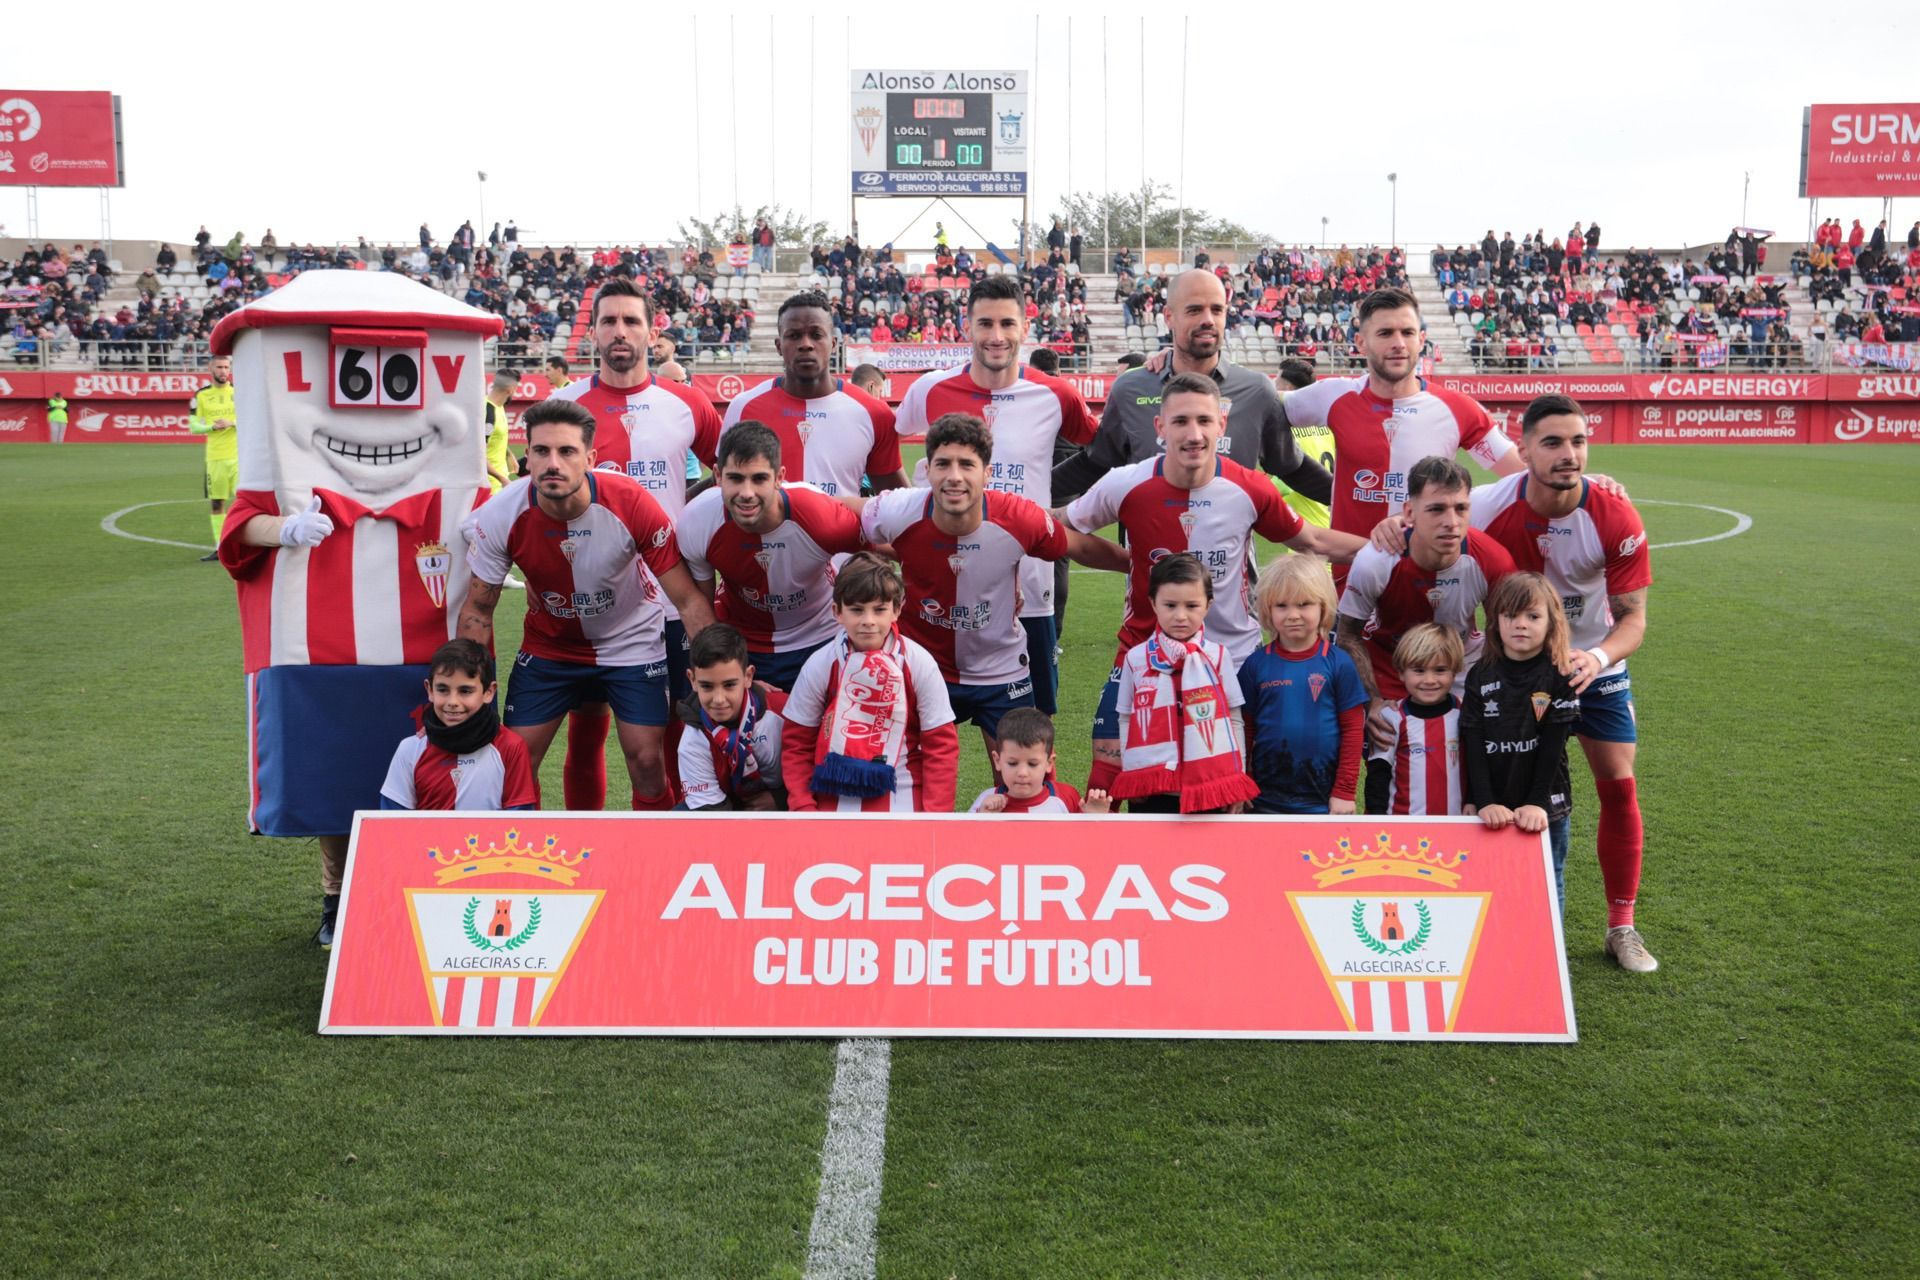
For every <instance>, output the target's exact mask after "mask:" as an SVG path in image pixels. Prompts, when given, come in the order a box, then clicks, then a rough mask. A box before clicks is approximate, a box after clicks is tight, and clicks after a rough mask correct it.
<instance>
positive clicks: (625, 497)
mask: <svg viewBox="0 0 1920 1280" xmlns="http://www.w3.org/2000/svg"><path fill="white" fill-rule="evenodd" d="M586 483H587V485H588V486H589V488H590V491H591V493H592V499H593V500H592V501H591V502H590V503H589V504H588V506H587V509H586V511H585V512H584V513H582V514H581V516H580V517H579V518H578V519H576V520H570V521H565V522H562V521H559V520H555V519H554V518H553V517H552V516H549V515H548V514H547V513H546V512H544V511H542V510H541V509H540V504H539V502H538V501H537V500H536V499H535V495H534V489H533V482H532V481H531V480H530V479H521V480H515V481H514V482H513V483H512V484H510V485H508V486H507V487H506V488H504V489H502V490H501V491H500V493H499V495H498V496H496V497H495V498H494V499H493V501H491V502H489V503H487V504H486V505H485V506H483V507H481V508H480V510H478V511H476V512H475V513H474V514H473V518H472V519H470V520H469V521H468V522H467V525H466V531H467V532H468V533H469V534H470V535H471V538H472V546H471V549H470V550H469V552H468V554H469V556H470V557H471V559H472V564H473V575H474V576H475V577H476V578H479V579H480V581H482V582H490V583H495V584H497V583H500V582H503V581H505V580H506V576H507V568H508V566H509V565H514V564H517V565H519V566H520V572H521V573H522V574H524V575H525V576H526V580H527V618H526V624H525V633H524V635H523V637H522V639H521V646H520V647H521V648H522V649H524V650H526V652H528V653H530V654H533V655H534V656H535V657H539V658H551V659H553V660H554V661H556V662H574V663H579V664H581V665H582V666H590V667H631V666H642V665H645V664H648V663H657V662H664V661H666V656H667V650H666V643H665V632H666V614H665V612H664V611H663V610H662V609H661V607H660V601H661V596H660V588H659V587H658V586H657V585H656V584H655V580H654V577H653V574H660V573H665V572H667V571H668V570H669V569H672V568H673V567H674V566H675V565H677V564H679V563H680V552H679V551H678V550H677V549H676V548H675V547H674V545H673V525H672V523H671V522H670V521H668V519H667V513H666V512H664V511H662V510H661V509H660V504H659V503H658V502H655V501H654V500H653V498H652V497H651V496H650V495H649V494H648V493H647V491H646V490H645V489H643V488H641V487H640V485H639V484H638V483H637V482H635V481H633V480H629V479H627V477H625V476H623V475H617V474H615V473H613V472H604V471H589V472H588V473H587V479H586ZM649 569H650V570H652V573H648V572H647V570H649Z"/></svg>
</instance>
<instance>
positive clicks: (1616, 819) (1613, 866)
mask: <svg viewBox="0 0 1920 1280" xmlns="http://www.w3.org/2000/svg"><path fill="white" fill-rule="evenodd" d="M1593 785H1594V790H1596V791H1597V792H1598V793H1599V795H1600V839H1599V845H1600V878H1601V880H1602V881H1604V882H1605V884H1606V888H1607V928H1609V929H1615V928H1618V927H1619V926H1621V925H1629V924H1632V923H1633V901H1634V899H1635V898H1637V897H1638V896H1639V894H1640V855H1641V851H1642V849H1643V847H1644V845H1645V835H1644V833H1643V831H1642V828H1641V825H1640V799H1639V790H1638V788H1637V787H1636V785H1635V783H1634V780H1633V779H1632V778H1596V779H1594V784H1593Z"/></svg>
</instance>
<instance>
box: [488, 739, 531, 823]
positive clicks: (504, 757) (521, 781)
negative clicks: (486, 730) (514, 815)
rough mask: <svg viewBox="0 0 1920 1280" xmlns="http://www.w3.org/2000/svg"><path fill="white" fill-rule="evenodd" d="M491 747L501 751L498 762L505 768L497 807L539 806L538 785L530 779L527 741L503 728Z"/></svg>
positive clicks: (519, 807) (527, 807)
mask: <svg viewBox="0 0 1920 1280" xmlns="http://www.w3.org/2000/svg"><path fill="white" fill-rule="evenodd" d="M493 747H494V750H496V751H498V752H499V753H500V763H501V764H502V765H503V766H504V767H505V772H506V777H505V778H503V779H502V780H501V783H500V807H501V808H502V809H521V808H526V809H538V808H539V807H540V787H539V785H538V784H537V783H535V782H534V780H533V768H532V764H531V762H530V760H529V759H528V756H527V744H526V741H525V740H524V739H523V738H521V736H520V735H519V734H517V733H515V732H514V731H513V730H511V729H506V728H503V729H501V730H500V733H499V735H498V736H497V737H495V738H494V740H493Z"/></svg>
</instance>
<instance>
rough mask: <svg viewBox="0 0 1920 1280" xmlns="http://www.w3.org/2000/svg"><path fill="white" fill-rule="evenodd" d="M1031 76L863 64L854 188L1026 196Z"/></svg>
mask: <svg viewBox="0 0 1920 1280" xmlns="http://www.w3.org/2000/svg"><path fill="white" fill-rule="evenodd" d="M1027 82H1028V73H1027V72H1025V71H914V70H893V71H880V70H856V71H855V72H854V73H853V83H852V93H851V98H850V109H851V116H852V119H851V124H852V127H853V136H852V140H851V151H850V154H851V155H852V156H853V193H854V194H855V195H860V196H897V195H927V196H1017V195H1025V194H1026V191H1027V144H1028V139H1029V137H1030V136H1031V133H1032V126H1031V122H1030V120H1029V119H1028V108H1027Z"/></svg>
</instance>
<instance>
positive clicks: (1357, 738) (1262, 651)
mask: <svg viewBox="0 0 1920 1280" xmlns="http://www.w3.org/2000/svg"><path fill="white" fill-rule="evenodd" d="M1253 597H1254V611H1255V612H1256V613H1257V614H1258V615H1259V618H1260V624H1261V626H1263V627H1264V628H1265V629H1266V632H1267V636H1268V640H1267V643H1266V644H1264V645H1262V646H1261V647H1260V648H1258V649H1255V650H1254V651H1253V652H1252V653H1250V654H1248V655H1247V660H1246V661H1245V662H1244V663H1242V664H1241V665H1240V693H1241V696H1243V697H1244V698H1245V699H1246V704H1245V706H1243V707H1242V708H1241V715H1242V716H1243V717H1245V719H1246V723H1247V772H1248V773H1249V774H1251V775H1252V777H1253V780H1254V782H1255V783H1256V784H1258V786H1259V787H1260V794H1259V795H1258V796H1256V797H1254V800H1253V804H1252V806H1251V808H1252V810H1253V812H1255V813H1352V812H1353V807H1354V794H1355V792H1356V790H1357V789H1358V787H1359V784H1360V756H1361V750H1362V748H1363V747H1365V745H1366V741H1365V740H1366V724H1367V691H1366V687H1365V686H1363V685H1362V684H1361V683H1360V673H1359V672H1358V671H1356V670H1354V666H1353V659H1352V658H1350V657H1349V656H1347V652H1346V650H1344V649H1342V648H1340V647H1339V646H1338V645H1336V644H1334V643H1333V641H1332V639H1331V636H1332V634H1333V622H1334V609H1335V600H1334V594H1333V578H1332V576H1331V575H1330V574H1329V573H1328V571H1327V562H1326V561H1325V560H1324V559H1322V558H1321V557H1319V556H1316V555H1311V554H1304V553H1303V554H1299V555H1291V556H1281V557H1279V558H1278V559H1276V560H1275V561H1274V562H1273V563H1272V564H1270V565H1268V566H1267V567H1266V568H1265V569H1263V570H1261V572H1260V577H1259V580H1258V581H1257V582H1255V584H1254V588H1253Z"/></svg>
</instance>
